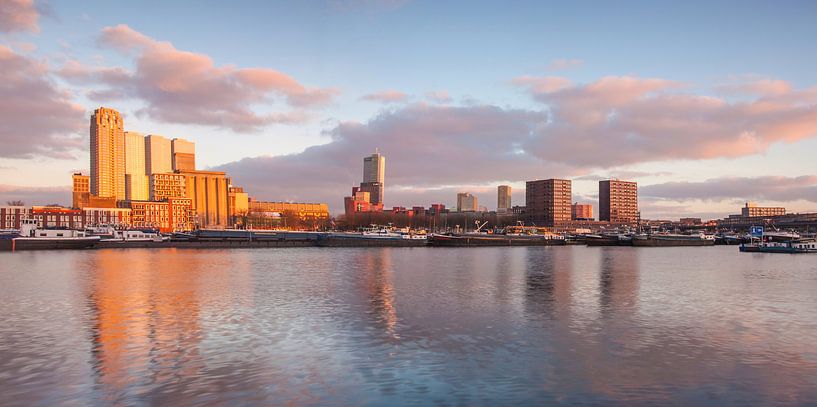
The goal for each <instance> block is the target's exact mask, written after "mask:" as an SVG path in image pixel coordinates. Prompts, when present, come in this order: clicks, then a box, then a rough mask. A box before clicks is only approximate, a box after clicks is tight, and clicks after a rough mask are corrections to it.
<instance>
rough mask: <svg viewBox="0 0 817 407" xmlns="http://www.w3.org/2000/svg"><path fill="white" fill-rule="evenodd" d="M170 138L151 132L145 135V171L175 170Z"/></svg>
mask: <svg viewBox="0 0 817 407" xmlns="http://www.w3.org/2000/svg"><path fill="white" fill-rule="evenodd" d="M171 150H172V148H171V144H170V140H168V139H166V138H164V137H162V136H159V135H156V134H151V135H149V136H147V137H145V173H146V174H147V175H148V176H150V174H165V173H168V172H173V159H172V157H171Z"/></svg>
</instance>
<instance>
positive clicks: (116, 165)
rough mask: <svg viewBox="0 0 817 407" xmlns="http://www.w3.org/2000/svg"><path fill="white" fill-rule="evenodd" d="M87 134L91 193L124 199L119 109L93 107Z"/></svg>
mask: <svg viewBox="0 0 817 407" xmlns="http://www.w3.org/2000/svg"><path fill="white" fill-rule="evenodd" d="M90 138H91V195H95V196H98V197H105V198H116V199H117V200H122V199H125V132H124V126H123V123H122V116H121V115H120V114H119V112H118V111H116V110H114V109H109V108H106V107H100V108H99V109H96V110H94V114H93V115H91V137H90Z"/></svg>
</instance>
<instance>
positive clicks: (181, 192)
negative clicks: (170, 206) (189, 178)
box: [150, 173, 187, 201]
mask: <svg viewBox="0 0 817 407" xmlns="http://www.w3.org/2000/svg"><path fill="white" fill-rule="evenodd" d="M186 188H187V182H186V179H185V177H184V175H182V174H176V173H166V174H150V200H151V201H164V200H167V199H169V198H184V197H185V196H187V194H186V192H185V190H186Z"/></svg>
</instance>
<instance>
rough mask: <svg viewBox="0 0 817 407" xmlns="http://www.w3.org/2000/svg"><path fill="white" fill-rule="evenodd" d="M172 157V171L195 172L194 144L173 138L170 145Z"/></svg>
mask: <svg viewBox="0 0 817 407" xmlns="http://www.w3.org/2000/svg"><path fill="white" fill-rule="evenodd" d="M170 150H171V154H172V157H173V171H195V170H196V144H195V143H193V142H191V141H187V140H185V139H181V138H174V139H173V140H172V141H171V143H170Z"/></svg>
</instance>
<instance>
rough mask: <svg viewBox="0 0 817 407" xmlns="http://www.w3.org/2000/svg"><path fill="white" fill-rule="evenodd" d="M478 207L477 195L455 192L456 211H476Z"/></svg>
mask: <svg viewBox="0 0 817 407" xmlns="http://www.w3.org/2000/svg"><path fill="white" fill-rule="evenodd" d="M477 209H479V201H478V200H477V197H476V196H474V195H472V194H471V193H469V192H460V193H458V194H457V212H476V211H477Z"/></svg>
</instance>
